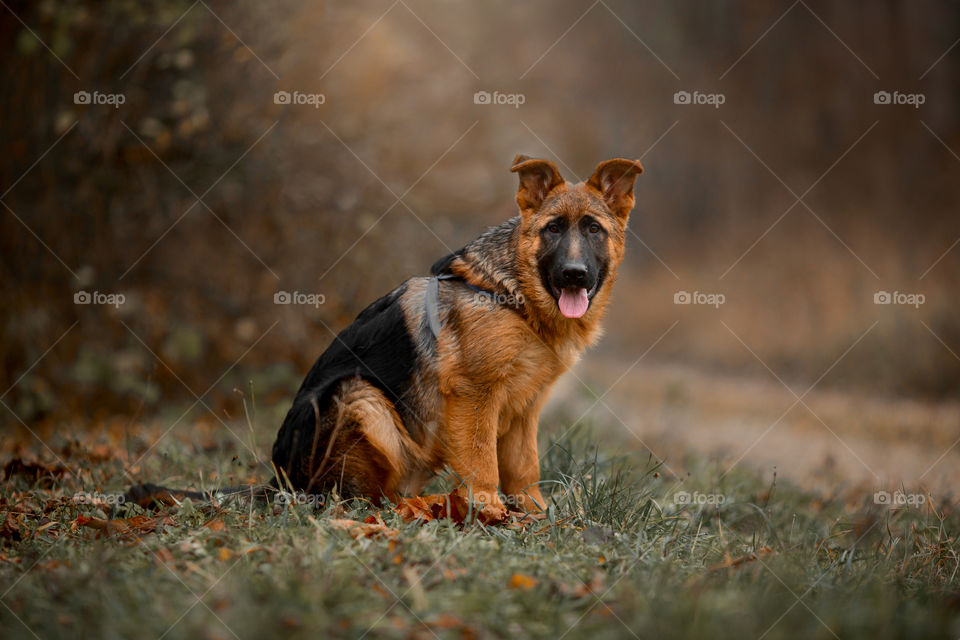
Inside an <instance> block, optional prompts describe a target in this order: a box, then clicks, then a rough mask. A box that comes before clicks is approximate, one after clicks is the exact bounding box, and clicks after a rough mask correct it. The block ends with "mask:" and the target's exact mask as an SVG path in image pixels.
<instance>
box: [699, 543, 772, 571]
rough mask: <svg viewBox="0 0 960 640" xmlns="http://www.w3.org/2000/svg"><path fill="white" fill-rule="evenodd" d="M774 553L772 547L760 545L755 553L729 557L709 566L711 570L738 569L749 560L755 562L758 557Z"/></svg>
mask: <svg viewBox="0 0 960 640" xmlns="http://www.w3.org/2000/svg"><path fill="white" fill-rule="evenodd" d="M771 553H773V549H771V548H770V547H760V548H759V549H757V551H756V552H754V553H748V554H747V555H745V556H740V557H739V558H727V559H726V560H724V561H723V562H721V563H720V564H715V565H713V566H711V567H710V568H709V570H710V571H716V570H718V569H728V568H729V569H736V568H737V567H740V566H742V565H744V564H746V563H748V562H754V561H755V560H757V559H758V558H761V557H763V556H766V555H769V554H771Z"/></svg>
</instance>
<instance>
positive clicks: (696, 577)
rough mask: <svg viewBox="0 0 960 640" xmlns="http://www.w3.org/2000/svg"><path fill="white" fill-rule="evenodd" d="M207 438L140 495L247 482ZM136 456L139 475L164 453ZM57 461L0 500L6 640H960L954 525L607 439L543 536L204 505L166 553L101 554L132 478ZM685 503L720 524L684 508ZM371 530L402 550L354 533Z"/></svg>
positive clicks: (0, 616) (563, 444)
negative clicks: (98, 521)
mask: <svg viewBox="0 0 960 640" xmlns="http://www.w3.org/2000/svg"><path fill="white" fill-rule="evenodd" d="M203 433H205V432H204V431H203V430H201V429H197V430H195V431H194V432H193V433H191V434H190V435H188V436H186V437H182V438H174V437H171V438H165V439H163V440H162V441H161V443H160V444H159V445H158V446H157V447H156V448H155V449H154V450H152V451H151V453H150V455H149V456H147V458H146V459H145V461H144V462H143V463H142V464H143V468H142V469H139V473H140V475H141V476H142V477H143V478H144V479H148V480H152V481H156V482H164V483H171V484H179V485H181V486H186V485H187V484H191V485H192V486H197V484H198V482H199V478H200V477H201V476H200V474H201V473H202V474H203V478H204V482H208V483H211V484H216V483H218V482H220V481H223V482H224V483H226V482H227V481H228V480H234V479H237V478H240V479H242V478H243V477H244V476H245V475H249V474H250V464H249V463H250V461H251V460H252V456H251V455H250V454H249V452H248V451H247V450H246V449H245V448H244V447H243V446H240V445H237V444H236V441H235V440H234V439H233V437H232V436H230V435H229V434H227V433H224V431H223V429H220V430H214V431H213V432H212V433H213V434H214V435H213V436H212V440H210V441H206V440H205V438H206V437H207V436H204V435H202V434H203ZM600 435H603V439H604V444H603V445H601V446H599V447H598V446H596V444H595V440H594V438H596V437H599V436H600ZM133 440H134V441H133V443H132V444H131V443H130V442H127V445H126V448H127V449H128V450H132V453H131V454H130V455H132V457H133V458H136V457H137V456H138V452H142V451H143V450H145V449H146V445H145V442H146V440H145V439H144V440H138V439H136V438H134V439H133ZM53 447H54V449H55V450H56V451H58V453H59V455H61V456H62V458H63V462H64V463H65V464H66V465H68V466H69V467H71V468H72V469H74V472H72V473H59V471H62V470H57V469H56V468H54V469H53V471H54V474H53V475H41V476H40V477H39V478H38V477H37V475H36V474H35V473H34V474H33V475H31V474H30V473H15V474H13V475H11V476H10V477H9V478H8V480H7V481H6V482H5V484H4V485H3V486H2V489H0V523H2V524H0V593H2V594H3V595H2V598H0V604H2V606H0V629H2V635H3V637H4V638H6V639H12V638H33V637H42V638H48V637H77V636H80V637H95V638H112V637H137V638H151V637H152V638H161V637H162V638H181V637H183V638H197V637H201V638H241V639H246V638H253V637H277V638H308V637H310V638H313V637H349V638H358V637H370V638H374V637H376V638H379V637H396V638H408V637H413V638H433V637H439V638H472V637H478V638H487V637H502V636H510V637H526V638H590V639H591V640H597V639H599V638H607V637H616V638H631V637H639V638H651V637H677V638H692V637H704V638H728V637H729V638H768V639H774V638H795V637H803V638H833V637H840V638H851V637H869V638H871V639H872V640H879V639H882V638H906V637H911V638H918V637H923V638H937V637H943V638H956V637H958V635H960V588H958V582H960V575H958V566H960V555H958V542H957V537H956V536H957V531H958V528H960V527H958V525H960V517H958V515H957V514H956V513H955V512H953V511H952V506H951V505H941V504H937V505H932V504H929V503H928V504H927V505H924V506H922V507H906V508H901V509H890V508H888V507H882V506H878V505H876V504H874V501H873V496H872V495H868V496H863V495H857V494H853V493H837V494H836V495H832V496H823V495H815V494H811V493H807V492H804V491H802V490H800V489H798V488H796V487H790V486H787V485H785V483H783V482H776V481H775V479H774V478H773V477H768V476H762V475H757V474H754V473H752V472H749V471H746V470H734V471H733V472H731V473H730V474H728V475H726V476H724V477H722V478H721V471H720V470H718V469H717V468H715V467H714V466H713V465H712V464H711V463H710V462H709V461H703V462H701V463H698V464H693V465H687V467H688V468H694V469H697V471H695V472H692V473H691V474H690V475H689V476H687V477H683V478H676V477H672V476H671V475H670V473H668V472H667V470H666V469H665V468H663V467H661V466H659V465H658V464H657V463H656V461H654V460H652V459H651V458H649V456H647V455H646V454H641V453H640V452H637V451H633V452H630V450H629V448H628V447H627V446H626V444H625V443H624V442H622V441H619V440H617V438H616V437H614V436H611V435H609V434H606V433H601V432H599V431H597V430H594V431H591V430H590V429H576V430H574V432H573V433H572V434H566V435H564V436H563V437H559V438H557V439H552V438H551V437H550V436H549V435H545V436H544V442H543V443H542V447H543V448H542V449H541V450H542V451H544V452H545V455H544V458H543V490H544V493H545V495H546V496H548V500H549V502H550V507H549V511H548V514H547V518H546V519H545V520H544V521H543V522H540V523H537V524H534V525H532V526H528V527H526V528H512V527H507V526H483V525H481V524H479V523H477V524H466V525H458V524H456V523H454V522H452V521H450V520H434V521H431V522H427V523H425V524H424V523H420V522H405V521H404V520H403V519H402V518H401V517H400V516H399V515H398V514H397V513H396V512H394V511H393V510H391V509H389V508H387V509H377V508H375V507H373V506H372V505H371V504H369V503H367V502H364V501H350V502H344V501H340V500H337V499H336V497H335V496H331V497H330V498H329V499H328V500H327V502H326V504H325V505H324V506H323V507H320V508H315V507H313V506H311V505H296V504H294V505H290V504H286V505H279V504H273V505H266V504H252V505H251V504H249V503H244V502H242V501H237V502H228V503H226V504H224V505H221V506H219V507H211V506H204V505H199V504H192V503H189V502H187V503H185V504H183V505H181V506H180V507H179V508H172V509H169V510H168V511H167V512H164V513H162V514H161V518H160V521H159V522H160V524H159V526H158V528H157V529H156V531H154V532H151V533H142V534H139V535H123V534H122V533H116V534H114V535H111V536H103V535H100V533H101V532H99V531H97V530H95V529H91V528H89V527H85V526H82V525H81V524H80V523H82V522H83V520H82V519H81V520H80V521H78V516H90V517H101V518H104V517H108V514H107V513H106V509H101V508H98V507H97V506H96V505H93V504H84V503H80V504H78V503H76V501H74V500H73V499H72V497H73V496H74V495H75V494H76V493H77V492H81V491H85V492H95V491H99V492H102V493H104V494H109V493H115V492H122V490H123V489H124V488H125V486H126V485H127V484H129V476H128V475H127V474H125V473H124V469H127V470H128V471H129V470H130V464H131V460H130V458H127V459H126V460H121V458H123V456H122V455H121V456H117V457H114V456H109V455H104V451H103V445H102V444H101V445H99V446H94V445H93V444H92V443H78V442H75V441H74V442H66V441H63V442H55V443H54V444H53ZM614 451H618V452H624V451H627V452H628V453H626V454H623V453H620V454H618V455H613V454H612V452H614ZM21 471H23V470H21ZM134 471H137V469H136V467H134ZM449 482H450V480H449V479H448V478H440V479H438V480H437V481H435V484H434V486H433V487H432V488H431V490H436V491H441V490H443V489H444V488H449V487H448V485H449ZM678 492H686V493H687V494H689V495H696V496H701V497H702V496H718V495H722V496H723V497H724V502H723V504H719V505H718V504H698V503H696V500H694V501H692V502H689V503H687V504H682V503H681V504H677V500H678ZM680 500H681V502H682V499H680ZM718 500H719V498H712V501H713V502H717V501H718ZM137 515H151V517H154V516H156V514H145V513H144V512H143V511H142V510H141V509H140V508H139V507H137V506H134V505H124V506H122V507H119V508H118V509H117V513H116V514H114V517H118V518H119V517H133V516H137ZM371 516H372V518H373V519H374V520H377V521H381V520H382V522H383V524H384V525H386V527H387V528H389V529H391V530H395V532H396V533H394V534H392V535H389V536H388V535H384V536H379V537H365V536H360V537H358V538H354V537H353V535H352V534H351V532H350V531H348V530H344V529H342V528H340V527H339V526H338V521H339V520H343V519H353V520H358V521H363V520H365V519H367V518H370V517H371Z"/></svg>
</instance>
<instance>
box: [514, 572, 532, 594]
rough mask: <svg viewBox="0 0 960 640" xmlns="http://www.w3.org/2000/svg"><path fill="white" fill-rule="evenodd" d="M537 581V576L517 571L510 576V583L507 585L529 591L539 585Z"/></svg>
mask: <svg viewBox="0 0 960 640" xmlns="http://www.w3.org/2000/svg"><path fill="white" fill-rule="evenodd" d="M537 583H538V580H537V579H536V578H533V577H531V576H528V575H526V574H524V573H515V574H513V576H512V577H511V578H510V584H509V585H507V586H509V587H510V588H511V589H524V590H526V591H529V590H530V589H533V588H534V587H535V586H537Z"/></svg>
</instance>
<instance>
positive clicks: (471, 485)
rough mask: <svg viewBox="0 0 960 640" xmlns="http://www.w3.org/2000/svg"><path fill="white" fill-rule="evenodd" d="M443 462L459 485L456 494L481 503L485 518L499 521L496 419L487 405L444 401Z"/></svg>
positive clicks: (453, 398) (503, 512)
mask: <svg viewBox="0 0 960 640" xmlns="http://www.w3.org/2000/svg"><path fill="white" fill-rule="evenodd" d="M446 411H447V422H446V426H447V433H446V436H447V437H446V441H447V454H448V455H447V460H448V462H449V464H450V466H451V467H452V468H453V470H454V472H455V473H456V474H457V475H458V476H459V478H460V480H461V483H460V486H459V487H458V488H457V493H459V494H460V495H462V496H464V497H467V498H469V497H472V498H473V500H474V502H482V503H483V504H484V505H485V506H484V507H483V509H482V512H483V515H484V516H485V517H486V518H491V519H499V518H501V517H503V516H504V515H506V511H507V509H506V507H505V506H504V505H503V502H502V501H501V500H500V496H499V494H498V493H497V480H498V473H497V417H498V413H499V412H498V411H497V410H495V409H494V407H493V406H491V403H490V402H489V401H482V400H475V399H471V398H466V397H460V396H449V397H448V398H447V399H446Z"/></svg>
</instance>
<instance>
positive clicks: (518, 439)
mask: <svg viewBox="0 0 960 640" xmlns="http://www.w3.org/2000/svg"><path fill="white" fill-rule="evenodd" d="M541 405H542V402H536V403H535V406H534V407H533V408H532V409H531V410H529V411H527V412H525V413H524V414H522V415H520V416H517V417H515V418H513V420H511V423H510V425H509V426H508V428H507V431H506V432H505V433H504V434H503V436H501V437H500V440H499V442H498V443H497V453H498V462H499V465H500V469H499V471H500V489H501V490H502V491H503V493H504V495H506V496H508V497H509V499H510V500H511V501H512V505H513V504H515V505H516V507H513V506H512V505H511V508H516V509H518V510H520V511H525V512H528V513H537V512H540V511H543V509H544V507H545V506H546V503H545V502H544V500H543V494H541V493H540V486H539V484H538V483H539V482H540V456H539V454H538V452H537V425H538V423H539V418H540V406H541Z"/></svg>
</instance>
